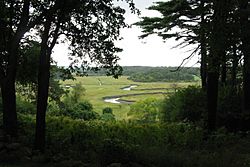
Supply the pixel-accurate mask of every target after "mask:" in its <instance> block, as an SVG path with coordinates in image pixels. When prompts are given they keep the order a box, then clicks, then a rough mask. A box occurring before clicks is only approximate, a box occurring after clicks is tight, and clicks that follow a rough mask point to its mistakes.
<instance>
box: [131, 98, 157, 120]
mask: <svg viewBox="0 0 250 167" xmlns="http://www.w3.org/2000/svg"><path fill="white" fill-rule="evenodd" d="M160 106H161V101H159V100H157V99H155V98H148V99H145V100H142V101H138V102H136V103H135V104H133V105H131V107H130V111H129V112H128V116H129V117H130V119H131V120H136V121H140V122H156V121H158V120H159V109H160Z"/></svg>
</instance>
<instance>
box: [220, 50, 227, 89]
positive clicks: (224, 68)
mask: <svg viewBox="0 0 250 167" xmlns="http://www.w3.org/2000/svg"><path fill="white" fill-rule="evenodd" d="M221 57H222V61H221V62H222V65H221V85H226V82H227V60H226V53H223V54H222V55H221Z"/></svg>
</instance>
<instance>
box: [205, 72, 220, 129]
mask: <svg viewBox="0 0 250 167" xmlns="http://www.w3.org/2000/svg"><path fill="white" fill-rule="evenodd" d="M218 80H219V75H218V72H217V71H214V72H212V71H211V72H208V75H207V110H208V125H207V126H208V129H209V130H210V131H213V130H215V128H216V112H217V99H218Z"/></svg>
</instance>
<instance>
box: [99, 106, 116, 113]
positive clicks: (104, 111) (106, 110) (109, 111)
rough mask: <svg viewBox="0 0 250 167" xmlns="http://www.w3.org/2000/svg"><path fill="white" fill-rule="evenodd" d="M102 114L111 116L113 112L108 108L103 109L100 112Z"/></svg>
mask: <svg viewBox="0 0 250 167" xmlns="http://www.w3.org/2000/svg"><path fill="white" fill-rule="evenodd" d="M102 114H113V110H112V108H110V107H105V108H104V109H103V110H102Z"/></svg>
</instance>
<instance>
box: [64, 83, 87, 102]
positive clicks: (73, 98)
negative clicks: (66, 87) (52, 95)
mask: <svg viewBox="0 0 250 167" xmlns="http://www.w3.org/2000/svg"><path fill="white" fill-rule="evenodd" d="M85 91H86V90H85V88H84V87H83V86H82V84H81V83H80V82H79V83H76V84H75V85H74V86H73V87H72V90H71V91H70V92H69V93H68V94H67V95H66V97H65V98H64V99H63V102H64V103H65V105H68V106H70V105H72V104H75V103H78V102H80V101H81V100H83V99H84V95H85Z"/></svg>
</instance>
